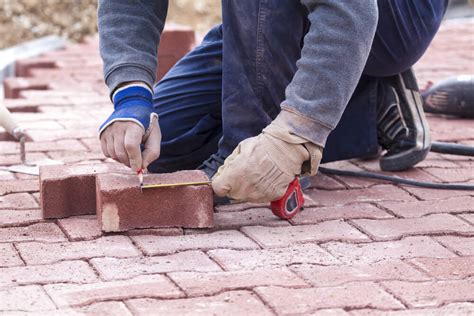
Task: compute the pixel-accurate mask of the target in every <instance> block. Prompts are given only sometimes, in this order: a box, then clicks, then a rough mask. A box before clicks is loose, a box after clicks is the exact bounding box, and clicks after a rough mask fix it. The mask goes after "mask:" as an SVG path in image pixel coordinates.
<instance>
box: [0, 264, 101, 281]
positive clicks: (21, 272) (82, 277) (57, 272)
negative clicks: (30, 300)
mask: <svg viewBox="0 0 474 316" xmlns="http://www.w3.org/2000/svg"><path fill="white" fill-rule="evenodd" d="M94 281H97V276H96V274H95V272H94V270H92V268H91V267H90V266H89V264H87V262H85V261H63V262H57V263H53V264H48V265H29V266H24V267H11V268H0V284H8V285H15V284H17V285H20V284H21V285H24V284H40V283H41V284H48V283H58V282H69V283H87V282H94Z"/></svg>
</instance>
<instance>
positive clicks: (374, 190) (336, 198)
mask: <svg viewBox="0 0 474 316" xmlns="http://www.w3.org/2000/svg"><path fill="white" fill-rule="evenodd" d="M307 193H308V195H309V196H311V198H312V199H313V200H315V201H317V202H318V203H321V204H322V205H325V206H338V205H345V204H350V203H362V202H380V201H414V200H415V199H414V198H413V197H412V196H410V195H409V194H408V193H406V192H405V191H403V190H402V189H400V188H398V187H396V186H394V185H376V186H374V187H371V188H367V189H352V190H342V191H321V190H311V191H309V192H307Z"/></svg>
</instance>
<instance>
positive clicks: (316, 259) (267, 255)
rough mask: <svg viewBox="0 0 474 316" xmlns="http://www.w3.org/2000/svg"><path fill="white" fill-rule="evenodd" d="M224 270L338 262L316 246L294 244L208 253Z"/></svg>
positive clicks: (220, 250) (219, 250) (218, 250)
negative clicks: (281, 246)
mask: <svg viewBox="0 0 474 316" xmlns="http://www.w3.org/2000/svg"><path fill="white" fill-rule="evenodd" d="M208 254H209V255H210V256H211V258H212V259H214V260H215V261H216V262H218V263H219V265H221V266H222V267H223V268H224V269H225V270H229V271H234V270H251V269H263V268H267V269H270V268H274V267H281V266H287V265H291V264H296V263H299V264H303V263H307V264H322V265H330V264H337V263H339V260H337V259H336V258H334V257H333V256H332V255H330V254H329V253H327V252H326V251H324V250H323V249H322V248H321V247H319V246H318V245H316V244H311V243H308V244H296V245H294V246H290V247H283V248H271V249H262V250H240V251H239V250H229V249H217V250H211V251H209V252H208Z"/></svg>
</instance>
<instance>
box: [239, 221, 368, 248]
mask: <svg viewBox="0 0 474 316" xmlns="http://www.w3.org/2000/svg"><path fill="white" fill-rule="evenodd" d="M242 232H244V233H245V234H246V235H247V236H249V237H250V238H252V239H253V240H255V241H256V242H257V243H258V244H259V245H261V246H262V247H264V248H274V247H284V246H288V245H291V244H295V243H304V242H325V241H330V240H344V241H353V242H363V241H370V239H369V238H368V237H367V236H366V235H364V234H362V233H361V232H360V231H358V230H357V229H355V228H354V227H352V226H351V225H349V224H347V223H345V222H343V221H337V220H336V221H327V222H322V223H319V224H315V225H301V226H289V227H264V226H247V227H242Z"/></svg>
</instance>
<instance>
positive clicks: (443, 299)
mask: <svg viewBox="0 0 474 316" xmlns="http://www.w3.org/2000/svg"><path fill="white" fill-rule="evenodd" d="M382 284H383V286H384V287H386V288H388V289H389V290H390V292H391V293H393V294H394V295H395V296H396V297H399V298H400V299H401V300H402V301H403V302H404V303H405V304H407V305H408V307H410V308H421V307H431V306H441V305H444V304H448V303H454V302H468V301H473V300H474V291H473V290H472V289H474V278H470V279H465V280H453V281H435V282H404V281H389V282H382Z"/></svg>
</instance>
